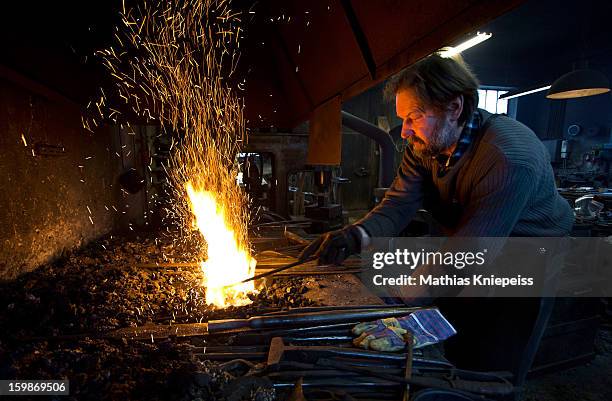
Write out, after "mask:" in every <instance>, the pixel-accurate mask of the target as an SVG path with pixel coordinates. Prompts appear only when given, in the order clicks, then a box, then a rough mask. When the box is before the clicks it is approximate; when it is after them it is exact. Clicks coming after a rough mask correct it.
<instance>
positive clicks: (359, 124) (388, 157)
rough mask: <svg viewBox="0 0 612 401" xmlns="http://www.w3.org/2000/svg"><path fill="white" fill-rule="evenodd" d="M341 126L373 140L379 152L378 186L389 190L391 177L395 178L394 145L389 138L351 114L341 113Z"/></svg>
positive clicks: (381, 131) (382, 131) (378, 129)
mask: <svg viewBox="0 0 612 401" xmlns="http://www.w3.org/2000/svg"><path fill="white" fill-rule="evenodd" d="M342 125H344V126H345V127H348V128H350V129H352V130H353V131H355V132H358V133H360V134H362V135H365V136H367V137H368V138H371V139H373V140H374V141H375V142H376V143H377V144H378V148H379V150H380V156H379V168H378V186H379V187H383V188H389V186H390V185H391V182H392V181H393V177H394V176H395V171H394V168H393V166H394V159H395V144H394V143H393V139H391V136H390V135H389V134H388V133H387V132H385V131H384V130H382V129H380V128H378V127H377V126H376V125H374V124H371V123H369V122H367V121H365V120H363V119H361V118H359V117H357V116H354V115H353V114H351V113H347V112H346V111H342Z"/></svg>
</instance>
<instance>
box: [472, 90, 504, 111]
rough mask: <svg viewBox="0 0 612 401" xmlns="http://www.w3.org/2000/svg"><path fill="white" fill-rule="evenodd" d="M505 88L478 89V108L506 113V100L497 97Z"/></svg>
mask: <svg viewBox="0 0 612 401" xmlns="http://www.w3.org/2000/svg"><path fill="white" fill-rule="evenodd" d="M507 92H508V91H507V90H497V89H478V108H480V109H485V110H486V111H488V112H489V113H497V114H508V100H507V99H501V100H500V99H499V97H500V96H501V95H503V94H504V93H507Z"/></svg>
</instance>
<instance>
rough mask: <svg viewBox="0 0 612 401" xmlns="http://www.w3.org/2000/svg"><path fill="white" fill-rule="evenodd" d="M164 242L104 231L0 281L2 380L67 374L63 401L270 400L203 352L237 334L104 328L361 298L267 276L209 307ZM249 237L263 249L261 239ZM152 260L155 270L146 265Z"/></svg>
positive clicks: (263, 386)
mask: <svg viewBox="0 0 612 401" xmlns="http://www.w3.org/2000/svg"><path fill="white" fill-rule="evenodd" d="M163 238H164V237H163V236H161V237H160V236H159V235H156V236H148V235H144V236H132V237H130V238H128V237H117V236H112V237H111V236H109V237H106V238H103V239H101V240H98V241H95V242H93V243H91V244H90V245H89V246H88V247H86V248H84V249H82V250H81V251H79V252H76V253H71V254H65V255H63V257H62V258H60V259H59V260H57V261H56V262H54V263H50V264H47V265H44V266H41V267H40V268H39V269H37V270H35V271H33V272H30V273H27V274H24V275H22V276H20V277H19V278H18V279H17V280H15V281H11V282H6V283H3V284H2V285H1V288H0V305H2V309H1V310H0V326H2V327H4V328H7V329H6V330H3V331H2V333H1V334H0V336H1V337H0V356H1V357H0V360H1V361H2V362H1V363H0V371H1V372H2V377H4V378H11V377H14V378H24V377H36V378H40V379H57V378H58V377H69V378H70V389H71V390H70V398H71V399H78V400H82V399H99V398H100V394H104V395H105V396H104V397H105V399H147V400H154V399H160V400H165V399H197V398H200V399H254V400H272V399H276V398H275V397H276V390H274V389H273V387H272V385H271V383H270V382H269V381H268V380H267V379H265V378H261V379H257V380H255V379H253V380H251V381H248V380H247V381H244V380H243V379H240V380H239V381H238V382H236V379H237V378H240V377H241V374H244V373H246V370H244V367H231V369H229V368H228V367H227V366H225V367H224V365H223V363H224V361H222V360H221V361H210V360H207V359H206V358H202V349H203V347H207V346H211V345H214V346H217V347H219V346H221V347H223V346H228V345H231V343H236V344H237V343H240V340H237V339H236V337H231V336H225V335H220V336H215V337H213V336H211V337H210V338H198V337H187V338H182V339H179V338H163V339H150V340H149V339H147V340H144V341H131V340H128V339H125V338H108V337H105V333H110V332H112V331H113V330H116V329H120V328H129V327H134V328H136V327H142V326H146V325H165V326H167V325H176V324H190V323H197V322H207V321H209V320H214V319H231V318H248V317H251V316H257V315H262V314H265V313H271V312H279V311H282V310H283V309H287V308H296V307H307V306H314V305H319V304H324V303H325V300H327V301H328V302H337V301H338V299H341V300H342V299H343V298H342V297H343V296H344V299H343V302H348V301H349V300H352V301H353V302H362V303H364V302H366V303H367V299H366V300H364V299H360V298H359V297H358V296H355V294H354V288H352V289H351V290H352V291H353V295H351V291H350V290H349V288H348V287H350V285H347V283H346V280H345V279H343V277H342V276H340V275H337V277H334V276H324V277H313V276H310V275H309V276H306V277H294V276H279V277H276V278H275V279H274V280H273V281H272V280H269V281H267V284H266V285H265V286H264V287H262V288H261V290H260V292H259V293H258V294H254V295H251V298H252V300H253V303H252V304H251V305H248V306H244V307H229V308H226V309H219V308H215V307H213V306H209V305H206V303H205V300H204V288H203V287H202V286H201V279H202V276H201V272H200V270H199V267H197V264H191V265H190V264H189V263H187V262H189V261H190V256H189V249H190V247H189V245H188V244H178V243H173V242H172V240H171V239H170V237H167V238H168V239H167V240H164V239H163ZM275 241H276V242H275V243H276V244H277V245H278V243H279V241H278V239H277V240H275ZM256 242H258V247H260V248H261V247H262V244H264V242H265V241H256ZM268 243H274V241H272V242H269V241H268ZM285 248H287V249H288V250H289V253H291V252H293V253H295V252H296V250H295V249H293V250H292V248H291V246H286V247H285ZM294 248H295V247H294ZM185 255H187V256H185ZM264 255H265V253H264ZM157 263H161V266H160V267H154V266H155V265H156V264H157ZM177 265H179V266H180V267H175V266H177ZM349 281H350V280H349ZM338 282H343V284H344V286H345V287H347V288H346V291H345V293H344V294H341V293H340V292H338V291H337V290H336V291H334V290H333V288H334V287H335V286H336V285H337V283H338ZM334 283H336V284H334ZM353 287H354V286H353ZM336 289H337V288H336ZM332 293H333V296H332ZM345 331H346V329H345ZM346 335H347V333H345V336H346ZM248 338H249V337H248V336H246V337H244V338H243V339H242V340H243V342H244V341H246V340H248ZM221 359H232V358H221ZM255 362H256V361H255ZM240 394H242V395H241V396H240V398H232V397H236V396H238V395H240Z"/></svg>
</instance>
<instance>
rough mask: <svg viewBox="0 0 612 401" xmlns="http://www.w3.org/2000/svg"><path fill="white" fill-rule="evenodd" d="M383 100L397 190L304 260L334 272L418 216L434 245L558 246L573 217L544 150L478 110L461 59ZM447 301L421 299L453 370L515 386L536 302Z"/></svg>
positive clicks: (400, 81)
mask: <svg viewBox="0 0 612 401" xmlns="http://www.w3.org/2000/svg"><path fill="white" fill-rule="evenodd" d="M386 93H387V94H389V95H392V96H394V97H395V105H396V111H397V115H398V116H399V117H400V118H401V119H402V120H403V125H402V138H404V139H406V140H407V141H408V144H409V146H407V148H406V151H405V153H404V156H403V160H402V163H401V166H400V168H399V170H398V172H397V176H396V178H395V180H394V181H393V183H392V185H391V187H390V188H389V189H388V190H387V192H386V194H385V197H384V199H383V200H382V202H381V203H380V204H379V205H378V206H376V207H375V208H374V209H373V210H372V211H371V212H370V213H369V214H368V215H367V216H365V217H364V218H363V219H361V220H359V221H358V222H357V223H355V224H352V225H349V226H347V227H345V228H343V229H341V230H337V231H333V232H330V233H326V234H324V235H322V236H321V237H319V238H318V239H316V240H315V241H313V243H311V244H310V245H309V246H308V247H306V249H305V250H304V251H303V252H302V255H301V258H307V257H309V256H311V255H314V256H316V257H318V259H319V263H321V264H327V263H338V264H339V263H341V262H342V261H343V260H344V259H345V258H346V257H348V256H349V255H351V254H354V253H358V252H360V250H361V248H362V247H365V246H367V245H368V244H369V242H370V238H372V237H394V236H397V235H399V234H400V233H401V232H402V230H403V229H404V228H405V227H406V226H407V225H408V223H410V221H411V220H412V219H413V218H414V217H415V214H416V213H417V211H418V210H419V209H422V208H423V209H426V210H428V211H429V212H430V213H431V215H432V217H433V218H434V219H435V220H436V222H437V223H438V224H439V226H440V228H441V232H440V233H438V235H439V236H446V237H455V238H462V237H471V238H474V237H502V238H505V237H509V236H521V237H558V236H565V235H567V234H568V233H569V232H570V231H571V228H572V225H573V221H574V216H573V211H572V210H571V208H570V206H569V204H568V203H567V202H566V201H565V200H564V199H563V198H562V197H561V196H560V195H559V194H558V193H557V190H556V187H555V179H554V174H553V170H552V167H551V165H550V160H549V156H548V152H547V150H546V148H545V147H544V145H543V144H542V142H541V141H540V140H539V139H538V137H537V136H536V135H535V134H534V132H533V131H532V130H531V129H529V128H528V127H526V126H525V125H523V124H521V123H520V122H518V121H515V120H513V119H511V118H509V117H507V116H503V115H492V114H491V113H488V112H487V111H485V110H480V109H478V108H477V105H478V81H477V79H476V77H475V76H474V75H473V74H472V72H471V71H470V70H469V68H468V67H467V66H466V64H465V63H464V62H463V60H462V59H461V58H460V57H454V58H445V57H442V56H441V55H439V54H433V55H431V56H428V57H426V58H424V59H422V60H421V61H419V62H417V63H416V64H414V65H412V66H411V67H409V68H407V69H406V70H404V71H402V72H401V73H399V74H398V75H397V76H395V77H393V78H392V79H391V80H390V82H389V83H388V85H387V87H386ZM393 291H394V292H395V293H392V294H391V295H392V296H395V297H397V298H400V299H401V300H402V301H404V302H405V303H407V304H413V305H414V304H415V303H416V304H419V300H422V299H423V298H419V297H423V295H422V293H421V294H417V295H415V294H414V292H413V291H414V290H413V288H411V287H410V286H404V287H396V288H394V289H393ZM425 291H426V292H427V291H434V290H432V289H425ZM450 295H453V294H450ZM448 296H449V294H444V295H440V294H435V295H429V294H427V293H426V294H425V295H424V298H427V297H432V298H435V297H439V298H438V299H437V300H436V303H437V305H438V306H439V307H440V309H441V310H442V311H443V313H444V314H445V316H446V317H447V318H448V320H449V321H450V322H451V323H452V324H453V325H454V326H455V328H456V330H457V335H456V336H454V337H452V338H450V339H449V340H447V342H446V343H445V348H446V352H447V356H448V357H449V359H450V360H451V361H452V362H454V363H456V364H457V365H458V366H459V367H467V368H472V369H482V370H510V371H512V372H513V373H515V378H516V383H519V382H520V381H521V380H522V378H521V376H520V374H518V373H517V372H518V367H519V366H524V360H525V358H528V354H529V353H528V352H527V351H526V350H527V349H528V347H527V344H528V343H527V339H528V338H530V335H531V333H532V329H533V327H534V321H535V318H536V316H537V315H538V310H539V305H540V301H539V299H536V298H531V299H530V298H514V299H484V298H472V299H470V298H454V299H451V298H447V299H445V298H444V297H448ZM415 301H416V302H415Z"/></svg>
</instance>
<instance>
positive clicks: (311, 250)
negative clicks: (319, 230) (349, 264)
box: [299, 225, 362, 265]
mask: <svg viewBox="0 0 612 401" xmlns="http://www.w3.org/2000/svg"><path fill="white" fill-rule="evenodd" d="M361 236H362V234H361V232H360V231H359V228H358V227H357V226H355V225H350V226H346V227H344V228H343V229H341V230H336V231H330V232H328V233H325V234H323V235H321V236H320V237H319V238H317V239H316V240H314V241H313V242H311V243H310V245H308V246H307V247H306V248H305V249H304V250H303V251H302V253H301V254H300V256H299V259H300V260H305V259H308V258H309V257H311V256H314V257H316V258H318V259H319V264H324V265H326V264H337V265H339V264H341V263H342V262H343V261H344V259H346V258H348V257H349V256H351V255H353V254H355V253H359V252H361Z"/></svg>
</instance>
